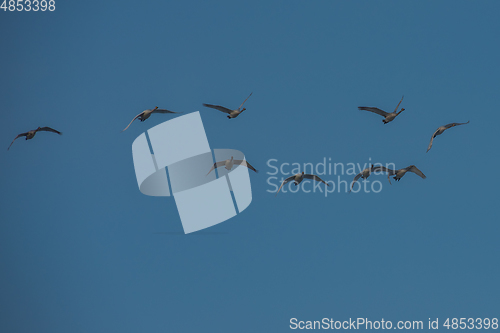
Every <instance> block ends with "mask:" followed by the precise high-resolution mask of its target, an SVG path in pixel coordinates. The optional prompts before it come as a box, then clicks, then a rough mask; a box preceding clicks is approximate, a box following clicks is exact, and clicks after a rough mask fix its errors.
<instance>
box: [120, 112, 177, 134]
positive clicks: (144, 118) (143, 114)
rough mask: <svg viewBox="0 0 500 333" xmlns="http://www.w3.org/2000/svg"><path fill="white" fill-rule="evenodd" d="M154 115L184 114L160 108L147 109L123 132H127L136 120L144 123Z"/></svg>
mask: <svg viewBox="0 0 500 333" xmlns="http://www.w3.org/2000/svg"><path fill="white" fill-rule="evenodd" d="M153 113H182V112H174V111H169V110H165V109H158V107H155V108H154V109H147V110H144V111H142V112H141V113H139V114H138V115H137V116H135V117H134V119H132V121H131V122H130V124H128V126H127V127H125V129H124V130H122V132H123V131H125V130H126V129H127V128H129V126H130V125H132V123H133V122H134V120H136V119H137V118H139V120H140V121H144V120H146V119H148V118H149V117H151V115H152V114H153Z"/></svg>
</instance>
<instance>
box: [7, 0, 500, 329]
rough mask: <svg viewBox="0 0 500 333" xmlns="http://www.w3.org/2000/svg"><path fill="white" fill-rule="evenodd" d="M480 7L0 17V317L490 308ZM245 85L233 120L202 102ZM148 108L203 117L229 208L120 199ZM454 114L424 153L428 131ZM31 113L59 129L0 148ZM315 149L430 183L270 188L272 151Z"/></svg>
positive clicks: (136, 319)
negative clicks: (204, 209) (203, 225)
mask: <svg viewBox="0 0 500 333" xmlns="http://www.w3.org/2000/svg"><path fill="white" fill-rule="evenodd" d="M499 10H500V3H498V2H496V1H481V2H470V1H419V2H399V1H383V2H382V1H378V2H372V1H349V2H347V1H246V2H234V1H216V2H205V1H189V2H172V1H169V2H149V3H139V2H137V1H107V2H105V3H103V2H101V1H85V2H82V1H80V2H71V3H69V2H63V1H58V0H56V10H55V11H54V12H44V13H42V12H37V13H34V12H30V13H26V12H22V13H17V12H3V11H0V30H1V31H2V34H1V36H0V42H1V45H2V52H1V53H0V91H1V92H2V95H1V96H2V99H1V110H2V123H1V124H2V125H1V126H2V131H1V132H0V141H1V142H3V145H4V147H5V148H4V149H3V150H0V161H1V163H0V171H1V175H2V176H1V177H0V191H1V192H0V195H1V202H2V203H1V206H0V207H1V209H0V221H1V223H0V267H1V270H0V331H2V332H51V333H53V332H199V331H218V332H286V331H291V329H290V327H289V323H290V318H297V319H299V320H321V319H322V318H324V317H327V318H334V319H336V320H348V319H349V318H357V317H363V318H368V319H370V320H380V319H382V318H384V320H391V321H392V322H394V323H396V322H397V321H399V320H402V321H406V320H410V321H412V320H421V321H423V322H424V323H425V324H427V321H428V318H432V319H433V320H434V319H435V318H439V319H440V323H442V322H444V320H445V319H446V318H448V317H449V318H453V317H458V318H460V317H465V318H470V317H471V318H477V317H481V318H494V317H495V316H497V317H498V306H499V301H498V300H499V296H500V287H499V284H498V280H499V278H500V268H499V266H498V262H499V254H500V252H499V250H500V245H499V242H498V234H499V232H500V227H499V224H498V222H499V221H498V213H497V200H498V194H497V192H496V189H497V188H499V185H500V184H499V181H498V178H497V177H496V176H495V171H494V170H495V169H496V167H497V166H498V165H499V162H500V159H499V156H498V151H497V147H496V146H497V144H498V142H499V137H498V132H497V130H496V125H495V123H496V122H498V121H499V120H500V118H499V116H498V113H497V112H494V111H495V108H496V105H497V103H498V101H497V97H498V92H499V91H500V89H499V88H500V85H499V83H498V77H499V76H500V71H499V63H498V54H499V51H500V47H499V44H498V33H499V30H500V23H499V20H498V17H497V16H498V15H497V14H498V12H499ZM250 92H253V95H252V96H251V97H250V99H249V100H248V101H247V102H246V104H245V106H246V107H247V111H245V112H244V113H243V114H242V115H241V116H240V117H238V118H237V119H232V120H228V119H227V118H226V117H225V115H224V114H222V113H220V112H218V111H216V110H212V109H207V108H204V107H203V106H202V103H211V104H221V105H225V106H227V107H231V108H232V107H237V106H239V105H240V104H241V102H242V101H243V100H244V99H245V98H246V97H247V96H248V94H249V93H250ZM402 95H404V96H405V97H404V100H403V103H402V104H401V106H402V107H404V108H405V109H406V111H405V112H403V113H402V114H401V115H400V116H398V118H396V120H394V121H393V122H391V123H389V124H387V125H384V124H383V123H382V117H380V116H378V115H376V114H372V113H369V112H365V111H359V110H357V107H358V106H362V105H365V106H377V107H380V108H382V109H384V110H387V111H392V110H393V109H394V107H395V106H396V105H397V103H398V102H399V100H400V98H401V96H402ZM154 106H159V107H160V108H167V109H171V110H173V111H180V112H185V113H188V112H193V111H200V113H201V116H202V120H203V122H204V126H205V130H206V133H207V137H208V139H209V142H210V146H211V147H212V148H219V149H226V148H227V149H237V150H240V151H242V152H243V153H244V154H245V156H246V158H247V159H248V160H249V161H250V163H252V165H253V166H255V167H256V168H257V169H259V171H260V172H259V173H258V174H254V173H251V174H250V177H251V180H252V192H253V202H252V204H251V205H250V206H249V207H248V208H247V209H246V210H245V211H244V212H242V213H241V214H238V215H237V216H236V217H234V218H232V219H231V220H228V221H226V222H224V223H221V224H219V225H217V226H214V227H212V228H210V229H206V230H205V231H202V232H199V233H194V234H190V235H184V234H183V232H182V225H181V222H180V219H179V215H178V213H177V210H176V207H175V203H174V201H173V200H172V199H171V198H155V197H148V196H145V195H143V194H141V193H140V192H139V190H138V188H137V182H136V179H135V173H134V168H133V163H132V154H131V145H132V142H133V140H134V139H135V138H136V137H137V136H138V135H140V134H141V133H143V132H144V131H146V130H147V129H149V128H151V127H152V126H154V125H157V124H159V123H161V122H163V121H166V120H168V119H170V118H171V116H169V115H153V116H152V117H151V118H150V119H148V120H147V121H146V122H144V123H140V122H136V123H133V124H132V125H131V127H130V128H129V129H128V130H127V131H126V132H123V133H120V131H121V130H122V129H123V128H124V127H125V126H126V125H127V124H128V123H129V122H130V120H131V119H132V118H133V117H134V116H135V115H137V114H138V113H139V112H141V111H142V110H144V109H148V108H153V107H154ZM492 111H493V112H492ZM468 120H470V124H468V125H465V126H460V127H457V128H453V129H450V130H448V131H446V132H445V133H444V134H443V135H441V136H439V137H437V138H436V139H435V141H434V146H433V148H432V149H431V150H430V151H429V152H428V153H426V152H425V150H426V148H427V145H428V143H429V140H430V137H431V135H432V133H433V132H434V131H435V130H436V129H437V127H439V126H441V125H444V124H447V123H451V122H466V121H468ZM38 126H51V127H53V128H55V129H58V130H60V131H62V132H63V133H64V134H63V136H61V137H59V136H57V135H53V134H51V133H39V134H37V136H36V137H35V139H33V140H31V141H24V140H23V139H19V140H17V141H16V142H14V144H13V146H12V147H11V149H10V150H9V151H7V147H8V145H9V144H10V142H11V141H12V139H13V138H14V137H15V136H16V135H17V134H19V133H21V132H25V131H27V130H30V129H35V128H37V127H38ZM324 158H327V159H329V158H331V160H332V162H338V163H360V164H364V163H367V162H369V161H370V158H371V161H374V162H381V163H395V164H396V166H397V167H398V168H402V167H406V166H408V165H410V164H415V165H417V166H418V167H419V168H420V169H421V170H422V171H423V172H424V173H425V174H426V176H427V179H425V180H423V179H421V178H419V177H418V176H416V175H415V174H408V175H406V176H405V177H404V178H403V179H402V180H401V181H400V182H399V183H398V182H393V184H392V186H391V185H389V184H388V183H387V181H386V179H385V177H384V176H372V177H373V178H370V179H369V180H380V181H381V182H382V184H383V189H382V191H381V192H380V193H361V192H360V193H351V194H347V193H333V194H331V195H328V196H327V197H325V195H324V194H321V193H303V192H298V193H296V194H292V193H279V195H278V196H277V197H275V196H274V193H271V192H269V191H270V190H272V189H274V187H271V186H270V185H269V184H268V183H267V181H268V177H270V175H269V174H268V173H270V172H274V169H272V168H270V167H269V166H268V161H269V160H270V159H275V160H277V161H278V162H277V164H280V163H294V162H297V163H300V164H303V163H314V164H315V163H318V162H322V161H323V159H324ZM275 164H276V163H275ZM490 170H491V172H490ZM324 178H325V180H335V181H336V180H337V175H325V176H324ZM352 178H353V176H347V175H344V176H341V179H343V180H346V181H351V180H352ZM441 330H443V331H444V329H443V327H440V331H441Z"/></svg>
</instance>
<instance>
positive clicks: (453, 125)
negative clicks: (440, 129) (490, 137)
mask: <svg viewBox="0 0 500 333" xmlns="http://www.w3.org/2000/svg"><path fill="white" fill-rule="evenodd" d="M469 122H470V120H469V121H468V122H466V123H451V124H448V125H444V127H446V129H448V128H451V127H455V126H458V125H465V124H468V123H469Z"/></svg>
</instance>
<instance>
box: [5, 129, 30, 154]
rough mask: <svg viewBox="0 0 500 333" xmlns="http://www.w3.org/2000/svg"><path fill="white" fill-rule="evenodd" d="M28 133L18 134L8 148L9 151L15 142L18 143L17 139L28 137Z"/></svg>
mask: <svg viewBox="0 0 500 333" xmlns="http://www.w3.org/2000/svg"><path fill="white" fill-rule="evenodd" d="M28 133H29V132H26V133H21V134H18V135H17V136H16V137H15V138H14V140H12V142H11V143H10V145H9V148H7V150H9V149H10V146H12V144H13V143H14V141H16V139H17V138H20V137H22V136H26V135H28Z"/></svg>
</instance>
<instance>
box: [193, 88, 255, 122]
mask: <svg viewBox="0 0 500 333" xmlns="http://www.w3.org/2000/svg"><path fill="white" fill-rule="evenodd" d="M250 96H252V93H250V95H248V97H247V98H246V99H245V100H244V101H243V103H241V105H240V107H239V108H237V109H236V110H231V109H228V108H226V107H223V106H221V105H213V104H205V103H203V106H205V107H207V108H212V109H215V110H219V111H221V112H224V113H227V114H228V116H227V118H228V119H232V118H236V117H238V116H239V115H240V114H241V113H242V112H243V111H245V110H246V108H243V109H242V107H243V104H245V102H246V101H247V99H248V98H250Z"/></svg>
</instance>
